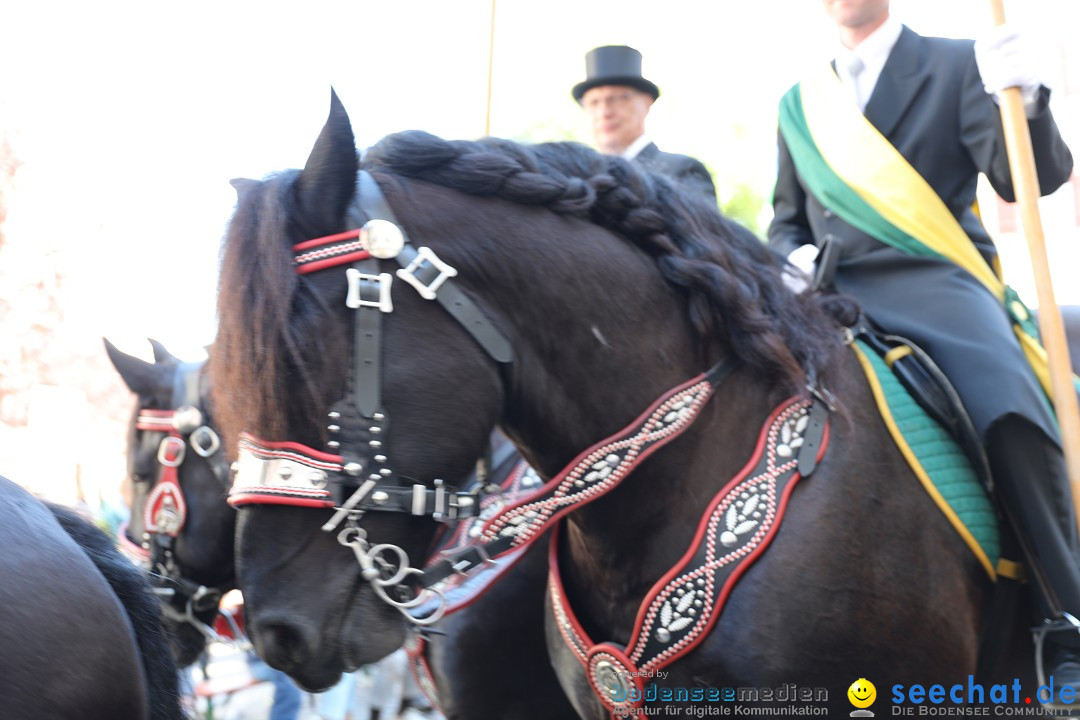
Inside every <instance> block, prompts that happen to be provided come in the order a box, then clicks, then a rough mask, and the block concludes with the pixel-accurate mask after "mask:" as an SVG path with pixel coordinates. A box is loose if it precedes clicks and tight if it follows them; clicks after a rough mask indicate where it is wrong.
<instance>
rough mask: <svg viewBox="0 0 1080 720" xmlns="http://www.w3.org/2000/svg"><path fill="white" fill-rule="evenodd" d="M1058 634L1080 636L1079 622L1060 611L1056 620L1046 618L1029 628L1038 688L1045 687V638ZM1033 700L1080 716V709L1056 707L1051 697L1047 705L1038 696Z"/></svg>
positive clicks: (1065, 706)
mask: <svg viewBox="0 0 1080 720" xmlns="http://www.w3.org/2000/svg"><path fill="white" fill-rule="evenodd" d="M1059 632H1072V633H1077V634H1080V620H1077V619H1076V618H1075V617H1074V616H1072V615H1070V614H1069V613H1067V612H1065V611H1062V612H1061V617H1060V618H1058V619H1057V620H1050V619H1049V618H1048V619H1046V620H1043V622H1042V624H1041V625H1037V626H1035V627H1033V628H1031V635H1032V640H1033V641H1034V643H1035V678H1036V680H1038V682H1039V687H1043V686H1044V685H1046V669H1045V667H1044V666H1043V649H1044V646H1045V644H1046V636H1047V635H1049V634H1050V633H1059ZM1035 699H1036V701H1037V702H1038V703H1039V704H1040V705H1042V706H1044V707H1048V708H1062V709H1069V710H1075V711H1077V712H1076V713H1075V714H1080V707H1078V706H1075V705H1058V704H1056V703H1054V702H1053V700H1054V698H1053V697H1051V698H1050V702H1048V703H1044V702H1042V701H1041V700H1039V698H1038V695H1036V697H1035ZM1073 714H1074V713H1072V712H1070V713H1069V715H1073Z"/></svg>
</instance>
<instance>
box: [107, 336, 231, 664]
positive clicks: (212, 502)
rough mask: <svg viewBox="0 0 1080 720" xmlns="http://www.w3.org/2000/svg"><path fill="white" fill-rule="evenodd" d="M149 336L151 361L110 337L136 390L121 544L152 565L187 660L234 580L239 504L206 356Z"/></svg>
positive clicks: (117, 363) (115, 358)
mask: <svg viewBox="0 0 1080 720" xmlns="http://www.w3.org/2000/svg"><path fill="white" fill-rule="evenodd" d="M150 342H151V345H152V346H153V349H154V362H153V363H148V362H146V361H144V360H141V359H139V358H137V357H134V356H131V355H128V354H126V353H123V352H121V351H120V350H118V349H117V348H116V347H115V346H113V345H112V343H110V342H109V341H108V340H106V341H105V349H106V351H107V353H108V355H109V359H110V360H111V361H112V363H113V366H114V367H115V368H116V370H117V372H119V373H120V377H121V378H123V380H124V383H125V384H126V385H127V386H128V388H129V389H130V390H131V391H132V392H133V393H135V395H136V396H137V401H136V405H135V410H134V412H133V413H132V419H131V422H130V424H129V430H128V476H129V477H130V478H131V480H132V482H133V488H132V490H133V498H132V507H131V518H130V520H129V522H128V524H127V527H126V528H125V530H124V532H123V533H122V537H121V538H120V543H121V547H122V548H123V549H125V550H127V552H128V554H129V555H131V556H132V557H133V559H135V560H136V562H138V563H139V564H140V565H142V566H143V567H145V568H147V570H148V571H149V572H150V574H151V579H152V580H153V582H154V585H155V586H156V588H157V592H158V593H159V594H160V595H161V596H162V600H163V602H164V608H165V615H166V618H167V620H168V621H169V622H170V624H171V625H173V632H172V635H173V638H174V647H173V650H174V654H175V656H176V659H177V661H178V663H180V664H181V665H189V664H190V663H192V662H194V661H195V659H196V658H197V657H198V655H199V653H200V652H202V649H203V647H204V646H205V644H206V639H207V637H210V636H212V632H211V631H210V630H209V627H210V626H212V625H213V622H214V618H215V617H216V615H217V611H218V600H219V599H220V598H221V595H222V593H224V592H225V591H227V590H230V589H232V588H233V587H235V575H236V571H235V566H234V563H233V552H232V549H233V534H234V532H235V527H236V512H235V511H234V510H233V509H232V508H231V507H229V506H228V504H227V503H226V502H225V483H226V481H227V470H226V467H225V464H224V460H223V454H222V452H221V447H220V440H219V437H218V434H217V432H216V431H215V430H214V429H213V422H212V419H211V417H210V410H209V408H210V402H209V386H208V380H207V375H206V373H205V372H204V364H203V363H201V362H198V363H184V362H181V361H180V360H178V359H177V358H176V357H174V356H173V355H172V354H170V353H169V352H168V350H166V349H165V347H164V346H163V345H161V343H158V342H156V341H154V340H151V341H150Z"/></svg>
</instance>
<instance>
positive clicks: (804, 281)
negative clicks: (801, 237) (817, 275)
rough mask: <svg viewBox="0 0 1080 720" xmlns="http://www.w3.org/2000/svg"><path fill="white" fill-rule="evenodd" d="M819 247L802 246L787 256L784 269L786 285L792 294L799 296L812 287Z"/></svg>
mask: <svg viewBox="0 0 1080 720" xmlns="http://www.w3.org/2000/svg"><path fill="white" fill-rule="evenodd" d="M817 256H818V247H817V245H809V244H808V245H800V246H799V247H797V248H795V249H794V250H792V251H791V254H790V255H788V256H787V263H788V264H787V266H786V267H784V275H783V278H784V284H785V285H787V286H788V289H789V290H791V292H793V293H795V294H796V295H798V294H799V293H801V292H802V291H804V290H806V288H807V287H809V285H810V280H811V279H812V278H813V277H814V262H815V261H816V260H817Z"/></svg>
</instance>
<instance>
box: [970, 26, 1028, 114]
mask: <svg viewBox="0 0 1080 720" xmlns="http://www.w3.org/2000/svg"><path fill="white" fill-rule="evenodd" d="M975 64H976V65H977V66H978V68H979V77H981V78H982V81H983V87H984V88H986V92H988V93H990V94H991V95H995V96H996V95H998V94H999V93H1001V91H1002V90H1004V89H1005V88H1010V87H1018V88H1020V92H1021V94H1022V95H1023V97H1024V103H1025V104H1026V105H1029V106H1030V105H1032V104H1034V102H1035V101H1036V100H1037V99H1038V98H1039V88H1040V87H1042V82H1041V81H1040V80H1039V73H1038V69H1037V65H1038V58H1037V57H1036V54H1035V48H1034V47H1032V45H1031V43H1030V41H1029V40H1028V38H1027V36H1025V35H1024V34H1023V33H1021V32H1020V31H1019V30H1018V29H1017V28H1015V27H1012V26H1010V25H1009V24H1008V23H1006V24H1004V25H998V26H997V27H995V28H994V29H993V30H991V31H990V32H989V33H987V34H986V35H984V36H982V37H981V38H979V39H978V40H976V41H975Z"/></svg>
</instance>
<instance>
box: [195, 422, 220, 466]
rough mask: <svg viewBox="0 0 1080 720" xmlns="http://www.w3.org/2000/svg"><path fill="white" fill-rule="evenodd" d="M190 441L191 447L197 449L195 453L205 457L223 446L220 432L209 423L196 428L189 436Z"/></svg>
mask: <svg viewBox="0 0 1080 720" xmlns="http://www.w3.org/2000/svg"><path fill="white" fill-rule="evenodd" d="M188 442H190V443H191V449H192V450H194V451H195V454H196V455H198V456H199V457H204V458H208V457H210V456H211V455H213V454H214V453H216V452H217V451H218V449H219V448H220V447H221V439H220V438H219V437H218V434H217V433H216V432H214V430H213V428H211V427H209V426H207V425H202V426H200V427H197V428H195V430H194V431H193V432H192V433H191V437H189V438H188Z"/></svg>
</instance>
